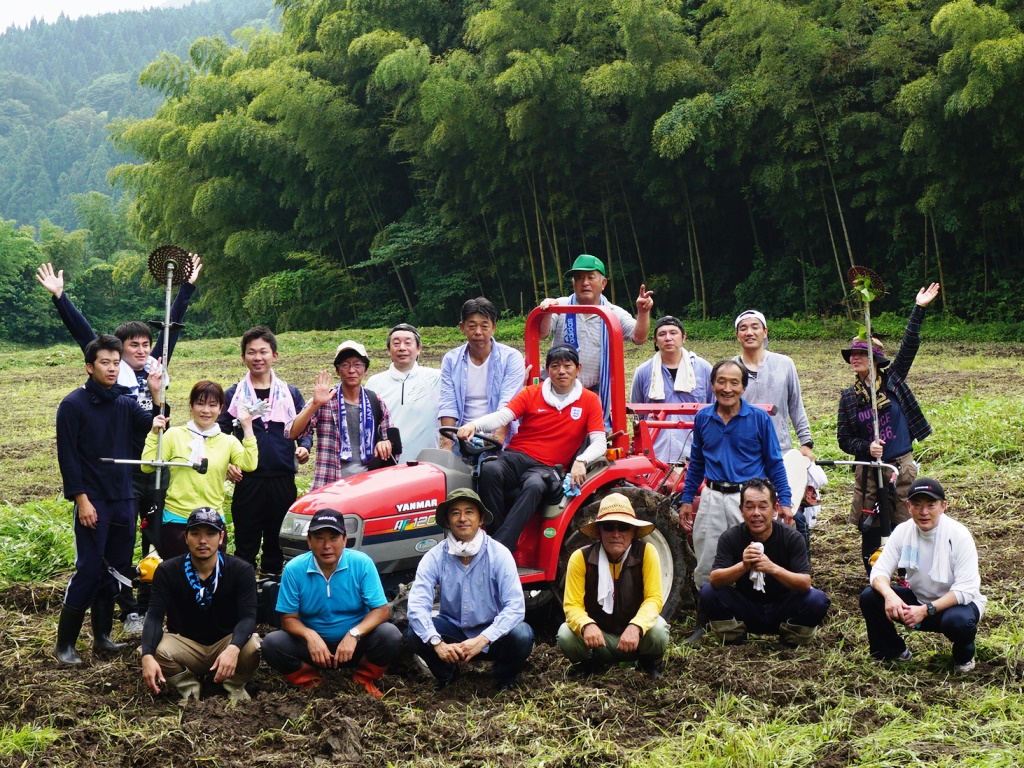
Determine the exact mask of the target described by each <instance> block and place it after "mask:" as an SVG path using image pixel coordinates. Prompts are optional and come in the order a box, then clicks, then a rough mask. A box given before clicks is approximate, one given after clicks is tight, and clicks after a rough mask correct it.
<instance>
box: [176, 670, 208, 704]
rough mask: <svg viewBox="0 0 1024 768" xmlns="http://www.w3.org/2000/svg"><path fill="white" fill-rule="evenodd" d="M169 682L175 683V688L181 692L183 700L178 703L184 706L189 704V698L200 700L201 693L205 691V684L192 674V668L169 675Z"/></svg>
mask: <svg viewBox="0 0 1024 768" xmlns="http://www.w3.org/2000/svg"><path fill="white" fill-rule="evenodd" d="M167 683H168V685H173V686H174V688H175V690H177V691H178V693H180V694H181V701H179V702H178V704H180V705H181V706H183V707H184V706H185V705H186V704H188V702H189V699H195V700H196V701H199V694H201V693H202V692H203V684H202V683H200V682H199V679H198V678H197V677H196V676H195V675H193V674H192V670H190V669H186V670H185V671H184V672H179V673H178V674H176V675H172V676H171V677H168V678H167Z"/></svg>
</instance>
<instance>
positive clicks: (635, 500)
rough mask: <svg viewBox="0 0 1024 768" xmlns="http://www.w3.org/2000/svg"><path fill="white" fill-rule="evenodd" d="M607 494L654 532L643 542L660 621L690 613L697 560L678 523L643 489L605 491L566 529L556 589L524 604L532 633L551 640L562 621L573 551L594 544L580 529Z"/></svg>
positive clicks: (663, 502) (661, 500)
mask: <svg viewBox="0 0 1024 768" xmlns="http://www.w3.org/2000/svg"><path fill="white" fill-rule="evenodd" d="M612 492H615V493H621V494H623V495H624V496H625V497H626V498H628V499H629V501H630V504H632V506H633V510H634V512H636V516H637V517H638V518H640V519H641V520H646V521H648V522H651V523H654V530H653V531H652V532H651V533H650V534H648V535H647V537H646V538H645V539H644V540H645V541H646V542H647V543H648V544H650V545H651V546H653V547H654V548H655V549H656V550H657V552H658V560H659V562H660V563H661V588H662V592H663V595H664V605H663V607H662V610H661V615H662V616H664V617H665V620H666V621H672V619H673V618H674V617H675V615H676V614H677V613H678V612H679V610H680V609H681V608H690V609H692V608H693V606H694V600H693V593H692V591H691V590H690V589H688V585H689V584H691V583H692V579H691V574H692V573H693V569H694V566H695V565H696V559H695V558H694V556H693V550H692V549H691V548H690V547H689V546H688V545H687V542H686V537H685V534H684V533H683V529H682V528H681V527H680V526H679V518H678V517H677V516H676V515H675V514H673V512H672V510H671V509H670V508H669V499H668V497H667V496H662V495H661V494H658V493H654V492H653V491H648V490H646V489H644V488H635V487H611V488H604V489H602V490H601V492H600V493H599V494H596V495H595V496H594V497H593V498H592V499H590V500H588V503H587V504H586V505H584V506H583V507H581V508H580V511H579V512H577V513H576V515H575V517H573V520H572V522H571V523H570V524H569V528H568V530H567V531H566V533H565V539H564V540H563V541H562V550H561V553H560V555H559V557H558V575H557V577H556V581H555V583H554V584H553V585H552V586H551V587H550V588H549V589H546V590H543V591H542V592H537V593H533V600H530V599H528V600H527V610H528V614H529V615H528V617H527V620H528V621H529V622H530V625H531V626H533V627H534V630H535V631H538V632H540V633H542V634H547V633H549V632H550V633H552V634H553V633H554V632H556V631H557V629H558V626H559V625H560V624H561V622H562V621H564V614H563V613H562V596H563V594H564V592H565V574H566V570H567V568H568V565H569V558H570V557H571V556H572V553H573V552H575V551H576V550H577V549H580V548H581V547H584V546H586V545H587V544H592V543H593V539H590V538H588V537H587V536H585V535H584V534H583V533H581V532H580V530H579V529H580V527H581V526H583V525H586V524H587V523H589V522H591V521H593V520H594V519H595V518H596V517H597V512H598V510H599V509H600V507H601V499H602V498H603V497H604V496H606V495H607V494H608V493H612ZM531 603H532V605H531Z"/></svg>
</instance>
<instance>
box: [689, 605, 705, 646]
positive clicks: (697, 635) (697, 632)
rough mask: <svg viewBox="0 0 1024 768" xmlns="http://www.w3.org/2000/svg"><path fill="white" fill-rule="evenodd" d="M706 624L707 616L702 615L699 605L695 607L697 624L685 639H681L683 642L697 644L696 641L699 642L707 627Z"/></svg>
mask: <svg viewBox="0 0 1024 768" xmlns="http://www.w3.org/2000/svg"><path fill="white" fill-rule="evenodd" d="M707 625H708V617H707V616H706V615H704V612H703V611H702V610H701V609H700V607H698V608H697V626H696V627H694V629H693V632H692V633H691V634H690V636H689V637H687V638H686V639H685V640H683V642H684V643H685V644H686V645H697V643H699V642H700V641H701V640H702V639H703V637H704V631H705V627H707Z"/></svg>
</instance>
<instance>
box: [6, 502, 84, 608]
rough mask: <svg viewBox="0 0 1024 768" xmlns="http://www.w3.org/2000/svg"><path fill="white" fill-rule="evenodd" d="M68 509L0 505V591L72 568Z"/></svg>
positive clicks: (60, 505) (66, 506)
mask: <svg viewBox="0 0 1024 768" xmlns="http://www.w3.org/2000/svg"><path fill="white" fill-rule="evenodd" d="M71 509H72V508H71V505H70V504H69V503H67V502H52V501H41V502H33V503H30V504H26V505H24V506H21V507H15V506H12V505H10V504H3V505H0V552H3V557H0V589H4V588H6V587H8V586H9V585H11V584H13V583H18V582H26V581H46V580H48V579H51V578H53V576H55V575H56V574H58V573H60V572H62V571H66V570H68V569H69V568H70V567H71V566H72V565H73V564H74V560H75V541H74V533H73V532H72V520H71V514H72V512H71Z"/></svg>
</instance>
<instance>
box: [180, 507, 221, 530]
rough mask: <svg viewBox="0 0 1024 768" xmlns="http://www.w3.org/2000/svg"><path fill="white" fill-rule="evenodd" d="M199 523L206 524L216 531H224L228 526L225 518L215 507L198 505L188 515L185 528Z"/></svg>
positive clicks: (193, 526)
mask: <svg viewBox="0 0 1024 768" xmlns="http://www.w3.org/2000/svg"><path fill="white" fill-rule="evenodd" d="M198 525H206V526H209V527H210V528H213V529H214V530H216V531H224V530H225V528H226V526H225V525H224V518H223V517H221V516H220V512H218V511H217V510H216V509H213V507H198V508H197V509H193V510H192V514H190V515H189V516H188V521H187V522H186V523H185V530H186V531H187V530H188V529H189V528H195V527H196V526H198Z"/></svg>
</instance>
